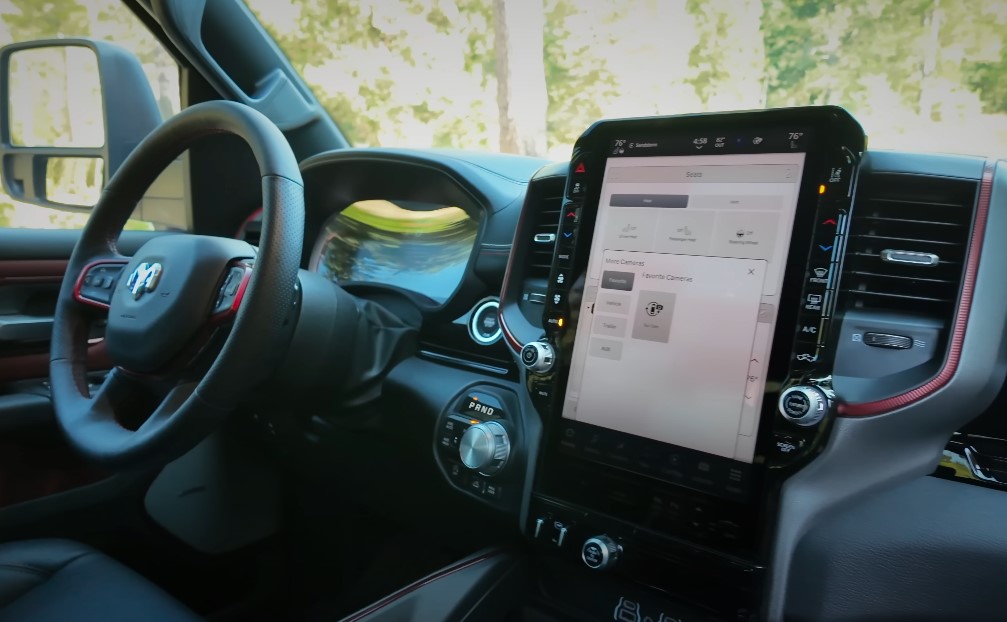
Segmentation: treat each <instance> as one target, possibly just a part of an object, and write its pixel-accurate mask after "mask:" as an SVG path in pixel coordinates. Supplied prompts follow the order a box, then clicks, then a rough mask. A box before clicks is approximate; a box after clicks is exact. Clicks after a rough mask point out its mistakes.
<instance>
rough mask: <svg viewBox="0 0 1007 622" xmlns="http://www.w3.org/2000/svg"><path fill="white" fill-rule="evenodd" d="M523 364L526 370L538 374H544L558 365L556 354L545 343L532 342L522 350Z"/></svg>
mask: <svg viewBox="0 0 1007 622" xmlns="http://www.w3.org/2000/svg"><path fill="white" fill-rule="evenodd" d="M521 362H522V363H524V366H525V369H527V370H528V371H530V372H533V373H536V374H544V373H546V372H548V371H550V370H551V369H552V368H553V365H555V363H556V352H555V350H553V347H552V346H551V345H549V343H547V342H545V341H532V342H531V343H529V344H527V345H525V347H524V348H522V350H521Z"/></svg>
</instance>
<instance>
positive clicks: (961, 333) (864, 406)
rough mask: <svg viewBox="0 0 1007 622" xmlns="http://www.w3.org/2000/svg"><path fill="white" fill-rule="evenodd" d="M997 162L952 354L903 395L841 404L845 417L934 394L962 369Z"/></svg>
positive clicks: (975, 236) (981, 203) (986, 176)
mask: <svg viewBox="0 0 1007 622" xmlns="http://www.w3.org/2000/svg"><path fill="white" fill-rule="evenodd" d="M995 170H996V162H993V161H989V160H987V162H986V165H985V166H984V167H983V177H982V183H981V184H980V186H979V200H978V202H977V205H976V217H975V222H974V223H973V225H972V239H971V244H969V256H968V261H967V263H966V265H965V279H964V281H963V283H962V296H961V299H959V301H958V313H957V315H956V316H955V323H954V330H953V331H952V333H951V343H950V347H949V349H948V357H947V359H946V360H945V361H944V367H942V368H941V371H940V373H938V374H937V375H936V376H934V377H933V378H932V379H931V380H930V381H929V382H927V383H926V384H923V385H921V386H919V387H916V388H915V389H912V390H910V391H906V392H905V393H902V394H901V395H895V396H893V397H889V398H885V399H883V400H877V401H874V402H863V403H860V404H840V405H839V415H840V416H841V417H869V416H871V415H880V414H882V413H886V412H890V411H893V410H896V409H898V408H902V407H904V406H908V405H909V404H912V403H914V402H918V401H919V400H921V399H923V398H925V397H927V396H928V395H931V394H932V393H934V392H936V391H937V390H939V389H941V388H943V387H944V386H945V385H946V384H947V383H948V382H950V381H951V378H952V377H954V375H955V373H956V372H957V371H958V363H959V361H960V360H961V354H962V343H963V342H964V341H965V329H966V327H967V326H968V321H969V313H970V311H971V310H972V295H973V294H974V292H975V285H976V273H977V272H978V271H979V258H980V256H981V255H982V247H983V236H984V235H985V233H986V219H987V217H988V216H989V207H990V195H991V194H992V193H993V174H994V172H995Z"/></svg>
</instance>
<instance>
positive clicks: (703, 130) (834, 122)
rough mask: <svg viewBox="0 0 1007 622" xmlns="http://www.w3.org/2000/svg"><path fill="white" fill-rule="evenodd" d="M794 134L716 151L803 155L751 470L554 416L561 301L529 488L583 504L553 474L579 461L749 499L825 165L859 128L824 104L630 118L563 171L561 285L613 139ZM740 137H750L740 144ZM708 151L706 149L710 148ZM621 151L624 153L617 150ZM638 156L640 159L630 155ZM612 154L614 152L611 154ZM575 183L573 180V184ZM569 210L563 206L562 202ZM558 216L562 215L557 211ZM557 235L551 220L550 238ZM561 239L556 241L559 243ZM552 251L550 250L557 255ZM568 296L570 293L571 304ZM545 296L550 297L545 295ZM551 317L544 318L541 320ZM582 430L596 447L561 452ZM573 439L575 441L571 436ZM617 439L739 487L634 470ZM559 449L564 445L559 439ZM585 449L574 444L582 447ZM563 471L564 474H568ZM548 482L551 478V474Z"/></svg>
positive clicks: (566, 338)
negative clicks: (791, 140) (732, 476)
mask: <svg viewBox="0 0 1007 622" xmlns="http://www.w3.org/2000/svg"><path fill="white" fill-rule="evenodd" d="M792 133H800V134H801V135H802V138H803V142H802V143H801V144H799V148H796V149H794V148H791V149H781V148H779V145H780V144H785V143H781V142H780V141H779V140H765V141H763V144H761V145H759V146H753V145H752V143H751V142H748V143H747V146H738V147H737V148H734V149H727V148H725V149H724V151H723V152H724V153H733V154H737V153H780V152H790V153H794V152H803V153H805V154H806V155H805V161H804V168H803V173H802V175H801V183H800V184H799V189H798V195H797V206H796V211H795V216H794V226H793V233H792V235H791V238H790V244H789V248H788V251H787V255H786V257H787V259H786V266H785V270H784V276H783V281H782V285H781V288H780V297H779V303H780V307H779V310H778V314H777V319H776V324H775V327H774V334H773V339H772V345H771V348H770V351H771V354H770V360H769V364H768V366H767V367H766V372H765V373H766V385H765V391H764V396H763V401H762V407H761V412H760V418H759V425H758V429H757V438H756V447H755V459H754V461H753V463H752V464H750V465H749V464H746V463H744V462H740V461H737V460H732V459H729V458H719V457H717V456H712V455H710V454H704V453H702V452H697V451H695V450H691V449H688V448H683V447H677V446H675V445H668V444H665V443H662V442H660V441H654V440H652V439H644V438H642V437H636V436H633V435H631V434H627V433H624V432H619V431H616V430H612V429H609V428H604V427H600V426H596V425H592V424H588V423H583V422H578V421H572V420H568V419H564V418H563V417H562V405H563V399H564V396H565V394H566V388H567V387H566V385H567V381H568V375H569V368H570V363H571V356H572V352H573V340H574V335H575V334H576V328H577V324H578V321H579V317H578V315H579V307H578V305H576V304H569V305H564V306H561V307H559V308H556V307H550V308H547V310H546V313H545V318H544V319H545V322H544V325H545V326H546V327H547V330H549V332H550V337H551V340H552V341H553V342H554V344H555V345H556V346H557V351H558V358H559V366H558V373H557V378H556V381H555V383H554V385H553V394H552V402H551V403H552V407H551V412H550V413H549V415H548V417H547V422H546V440H545V444H544V447H545V451H544V452H542V463H541V465H540V467H541V469H542V470H541V472H540V473H541V477H540V478H539V485H538V486H536V489H537V491H538V492H542V493H544V494H547V495H550V496H553V497H556V498H567V499H568V500H570V501H574V502H584V503H586V504H587V503H588V501H587V500H580V499H569V496H570V495H569V494H567V493H566V491H565V490H564V489H565V488H568V487H567V485H566V484H565V483H563V482H564V477H562V473H561V472H562V471H563V470H564V469H565V468H567V467H570V468H572V469H581V468H583V467H585V466H588V465H592V464H595V465H603V467H604V468H606V469H613V470H614V472H625V473H627V474H633V475H642V476H645V477H647V478H648V479H651V480H655V481H657V482H661V483H664V484H670V485H673V486H681V487H684V488H691V489H693V490H695V491H697V492H699V493H702V494H707V495H712V496H715V497H720V498H725V499H728V500H730V501H735V502H740V503H747V502H749V501H751V500H752V499H753V498H755V497H757V496H758V495H756V494H755V493H756V492H757V491H759V490H761V489H762V487H763V485H764V481H765V475H766V464H767V462H768V461H767V453H768V451H769V450H770V447H771V444H772V438H771V437H772V427H773V420H774V417H775V415H776V413H775V409H776V397H777V395H778V393H779V389H780V387H782V386H784V385H785V383H786V382H787V381H788V377H789V376H790V375H791V365H790V362H791V352H792V350H793V346H794V329H795V327H796V324H797V319H798V311H799V301H800V297H801V291H802V283H803V281H804V279H805V273H806V269H807V265H808V261H809V254H810V252H811V249H812V247H813V244H814V243H815V239H814V238H815V235H814V234H815V221H816V215H817V213H818V206H819V202H820V196H819V194H820V190H821V183H822V182H823V180H825V179H827V178H828V171H829V167H830V166H831V165H832V164H833V163H834V162H835V158H836V157H837V154H839V153H840V152H842V151H843V150H846V151H847V152H849V151H851V150H852V151H854V152H857V153H859V152H860V151H862V150H863V147H864V136H863V132H862V130H861V128H860V126H859V125H858V124H857V123H856V121H855V120H853V118H852V117H850V116H849V114H848V113H846V112H845V111H844V110H842V109H840V108H834V107H818V108H800V109H789V110H766V111H755V112H744V113H720V114H707V115H687V116H680V117H665V118H648V119H631V120H617V121H602V122H599V123H597V124H595V125H594V126H592V127H591V128H590V129H589V130H588V131H587V132H585V134H584V135H583V136H581V138H580V139H579V140H578V141H577V144H576V145H575V147H574V154H573V158H572V160H571V165H570V175H569V177H568V181H567V197H568V198H570V197H571V191H572V190H573V185H574V184H575V183H581V184H582V186H581V187H580V188H579V190H580V191H581V192H580V194H579V200H578V199H577V197H575V198H574V199H573V200H574V201H576V202H577V203H579V205H577V207H579V209H580V216H579V219H578V222H577V231H576V239H575V243H574V247H573V254H574V256H573V262H572V267H570V268H565V269H564V271H565V272H566V276H565V278H566V279H569V282H571V283H580V282H583V277H584V275H585V273H586V270H587V264H588V258H589V256H590V251H591V249H590V246H591V242H592V240H593V238H594V229H595V222H596V217H597V213H598V209H599V201H600V194H601V186H602V181H603V177H604V173H605V169H606V166H605V164H606V160H607V159H608V158H609V157H610V151H611V150H612V148H613V146H614V145H615V144H616V143H615V141H616V140H626V141H628V142H629V141H633V142H636V141H643V140H648V139H653V140H656V141H657V142H659V143H660V142H661V141H668V142H666V144H669V145H675V144H677V145H685V144H688V143H689V142H690V139H691V138H692V137H693V136H696V137H699V136H714V135H721V136H731V137H734V136H747V137H754V136H765V137H767V138H769V137H776V138H779V137H780V136H782V135H788V136H789V135H790V134H792ZM749 141H750V138H749ZM673 151H674V149H672V152H667V151H665V150H661V151H659V152H654V153H652V154H650V155H695V153H689V152H687V151H683V152H681V153H677V152H673ZM710 151H712V148H711V149H710ZM625 155H630V154H625ZM632 155H634V156H639V155H643V154H639V153H637V154H632ZM615 157H618V156H615ZM581 165H583V166H584V167H585V168H586V173H580V174H576V170H577V167H580V166H581ZM575 180H576V181H575ZM568 204H569V201H568ZM564 211H566V209H565V208H564ZM562 232H563V225H562V223H561V226H560V229H559V235H560V236H561V235H562ZM560 239H562V238H560ZM560 252H561V249H559V248H558V249H557V254H559V253H560ZM557 271H558V267H557V263H556V261H555V258H554V266H553V274H552V278H551V279H550V283H555V279H556V273H557ZM575 294H576V292H570V296H571V299H574V298H575ZM550 297H551V296H550ZM557 316H559V317H563V326H562V327H557V326H556V322H555V318H556V317H557ZM550 319H552V320H553V321H550ZM571 426H572V427H573V430H574V432H573V434H574V435H579V434H585V435H586V434H590V435H592V437H593V438H600V439H601V442H602V445H603V446H604V448H603V449H601V451H598V452H596V454H595V455H591V454H589V453H585V451H583V449H578V450H571V449H569V448H566V447H564V438H567V439H568V438H569V436H568V435H570V434H571V431H570V430H571ZM581 440H582V441H583V439H581ZM620 443H623V444H625V445H627V446H628V447H630V448H631V449H630V450H629V451H630V452H632V451H634V450H635V451H639V452H643V451H649V450H650V449H653V448H654V447H657V446H662V447H667V448H673V449H675V450H677V451H678V452H679V453H682V454H683V455H686V456H688V455H689V454H699V455H700V456H706V457H708V458H709V459H710V460H713V461H724V462H725V463H732V464H734V465H737V466H738V468H740V469H741V470H743V471H744V476H745V480H746V482H745V484H744V486H738V485H734V486H733V487H732V488H733V490H732V491H728V490H726V489H725V487H724V486H721V485H720V484H719V482H718V483H717V485H712V486H703V485H698V484H697V483H696V482H692V481H689V480H688V479H686V480H683V479H682V478H676V477H671V476H668V475H666V473H667V470H665V471H662V470H660V469H648V468H643V467H640V466H639V464H638V463H639V462H640V461H639V460H638V459H636V458H637V457H636V456H633V455H625V454H624V455H619V452H618V451H615V450H614V449H613V448H614V447H617V446H618V445H619V444H620ZM566 445H569V443H566ZM584 446H585V445H583V444H582V445H581V447H584ZM568 470H569V469H568ZM557 476H558V477H557Z"/></svg>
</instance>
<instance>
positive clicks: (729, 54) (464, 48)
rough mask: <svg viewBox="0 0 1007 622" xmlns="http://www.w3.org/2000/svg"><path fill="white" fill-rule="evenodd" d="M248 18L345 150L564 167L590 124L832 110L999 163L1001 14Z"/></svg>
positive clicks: (932, 2)
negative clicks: (436, 153) (454, 151)
mask: <svg viewBox="0 0 1007 622" xmlns="http://www.w3.org/2000/svg"><path fill="white" fill-rule="evenodd" d="M248 3H249V5H250V7H251V8H252V10H253V12H254V13H255V14H256V15H257V16H258V17H259V19H260V20H261V21H262V23H263V24H264V25H265V26H266V28H267V29H268V30H269V31H270V33H271V34H272V35H273V37H274V38H275V39H276V41H277V42H278V44H279V45H280V47H281V48H282V49H283V50H284V52H286V54H287V56H288V57H289V59H290V60H291V62H292V64H293V65H294V67H295V69H297V70H298V71H299V72H301V74H302V75H303V76H304V79H305V81H306V82H307V83H308V85H309V86H311V87H312V88H313V89H314V91H315V93H316V94H317V95H318V97H319V99H320V100H321V102H322V103H323V105H324V106H325V107H326V108H327V109H328V110H329V112H330V114H331V115H332V117H333V118H334V119H335V120H336V121H337V122H338V123H339V124H340V126H341V128H342V129H343V131H344V132H345V133H346V134H347V137H348V138H349V139H350V141H351V142H352V143H354V144H356V145H371V146H404V147H456V148H474V149H488V150H493V151H503V152H508V153H523V154H528V155H539V156H547V157H551V158H554V159H566V158H568V157H569V155H570V150H571V146H572V144H573V142H574V141H575V140H576V138H577V136H578V135H579V134H580V133H581V132H582V131H583V130H584V129H585V128H587V126H588V125H590V123H591V122H592V121H594V120H597V119H600V118H612V117H625V116H641V115H668V114H680V113H689V112H706V111H721V110H741V109H753V108H766V107H781V106H800V105H809V104H838V105H841V106H843V107H845V108H847V109H848V110H849V111H850V112H852V113H853V114H854V115H855V116H856V117H858V118H859V119H860V121H861V122H862V123H863V125H864V127H865V129H866V130H867V132H868V134H869V135H870V144H871V147H872V148H891V149H906V150H912V151H945V152H952V153H975V154H987V155H1003V154H1004V152H1005V151H1007V150H1005V149H1004V146H1005V145H1007V81H1005V80H1004V77H1005V76H1007V45H1005V42H1007V28H1005V24H1007V3H1004V2H986V1H983V0H900V1H899V2H890V1H881V2H864V1H861V2H851V3H846V4H836V3H833V2H831V1H826V0H644V1H636V2H630V1H627V0H293V1H291V0H286V1H278V0H248Z"/></svg>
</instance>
